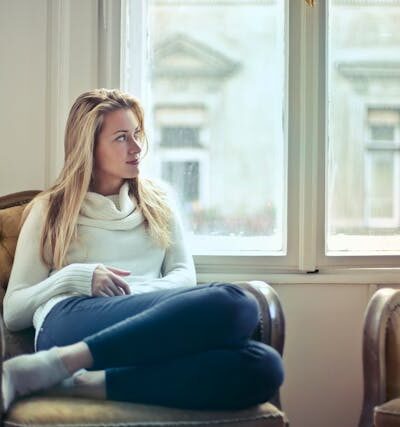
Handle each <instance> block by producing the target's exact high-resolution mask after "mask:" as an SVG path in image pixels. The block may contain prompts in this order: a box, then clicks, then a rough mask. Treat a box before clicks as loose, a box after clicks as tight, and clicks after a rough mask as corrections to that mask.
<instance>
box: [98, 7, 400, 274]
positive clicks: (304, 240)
mask: <svg viewBox="0 0 400 427" xmlns="http://www.w3.org/2000/svg"><path fill="white" fill-rule="evenodd" d="M101 1H104V2H105V1H107V0H101ZM129 2H130V3H131V6H132V8H131V9H130V13H131V19H132V26H133V27H134V31H133V33H132V40H131V44H132V50H133V51H135V52H136V55H135V59H136V61H135V65H134V66H135V73H136V75H137V76H138V78H137V79H136V80H135V86H132V85H131V86H130V87H135V94H136V95H137V96H138V97H139V98H140V99H142V101H144V102H146V93H147V88H146V85H145V82H146V76H145V67H144V64H145V61H146V58H147V56H148V54H149V53H148V52H147V51H146V36H145V35H146V28H145V27H146V25H147V2H146V1H143V0H117V1H113V2H110V3H111V5H110V4H109V7H111V8H115V9H116V10H119V12H120V14H119V22H116V19H115V15H116V14H115V13H109V14H108V15H107V16H106V17H105V21H108V25H107V29H108V34H107V35H106V36H107V37H109V38H110V37H113V38H118V39H119V41H120V45H121V40H123V38H124V32H126V28H124V25H123V23H124V17H125V16H126V13H127V12H126V11H127V5H128V3H129ZM289 3H290V7H289ZM286 5H287V6H286V7H288V10H287V14H286V25H287V28H288V31H287V34H286V46H287V47H288V52H289V54H287V55H286V72H287V76H288V79H287V81H286V85H287V87H286V89H287V90H286V113H287V114H285V116H284V117H283V123H284V128H285V131H286V135H287V138H288V143H287V153H286V156H287V171H286V173H287V197H288V201H287V252H286V255H284V256H255V254H249V255H245V256H236V255H228V254H226V255H195V256H194V259H195V264H196V269H197V272H198V277H199V279H200V281H201V280H204V281H206V280H216V279H218V278H222V277H223V278H224V279H225V280H230V279H232V280H233V279H237V280H241V279H242V278H243V279H244V278H246V279H249V278H254V279H256V278H260V279H264V280H265V278H268V280H271V281H273V282H275V283H313V282H314V281H318V282H326V283H346V282H349V281H350V282H351V283H354V282H360V283H372V282H371V280H374V282H379V283H398V279H397V277H398V273H399V270H398V269H397V268H396V266H397V265H400V256H398V255H393V256H390V255H385V256H376V255H368V256H356V255H351V256H342V255H341V256H327V255H325V233H326V228H327V218H326V212H325V205H327V193H328V191H325V183H326V182H327V174H328V162H327V159H326V156H325V151H326V143H325V141H327V126H326V120H327V112H326V102H325V101H326V94H327V93H328V78H327V77H326V78H325V75H326V55H327V48H328V43H327V33H326V25H327V22H328V20H327V10H328V8H327V7H326V2H323V1H321V2H318V3H317V5H316V6H315V7H314V8H311V7H309V6H307V5H306V4H305V2H303V1H296V2H293V1H289V0H286ZM133 10H135V13H133ZM116 28H117V29H118V30H117V31H115V29H116ZM100 31H104V28H102V27H101V26H100ZM121 33H122V37H121ZM99 47H100V48H101V46H99ZM105 56H106V55H105ZM289 57H290V60H289ZM104 60H105V61H106V60H107V58H106V57H105V58H104ZM128 60H129V53H128V52H127V49H126V48H125V46H122V50H121V62H120V70H119V83H120V84H119V86H120V87H122V88H123V89H124V88H126V87H127V82H126V81H124V75H123V74H124V73H123V67H124V64H125V63H126V61H128ZM103 65H104V64H103ZM289 100H290V102H289ZM289 123H290V126H289ZM149 125H150V126H151V123H149V122H148V126H149ZM305 273H307V274H305ZM310 273H318V274H310ZM374 275H376V278H375V279H373V277H374ZM317 277H318V278H317Z"/></svg>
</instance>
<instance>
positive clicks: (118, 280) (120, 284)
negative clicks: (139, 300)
mask: <svg viewBox="0 0 400 427" xmlns="http://www.w3.org/2000/svg"><path fill="white" fill-rule="evenodd" d="M112 280H113V282H114V284H115V285H116V286H118V287H119V288H120V289H121V290H122V294H123V295H124V294H125V295H129V294H130V293H131V289H130V287H129V285H128V284H127V283H126V282H125V280H123V279H121V278H120V277H118V276H117V275H114V274H113V275H112Z"/></svg>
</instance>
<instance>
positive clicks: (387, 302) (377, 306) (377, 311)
mask: <svg viewBox="0 0 400 427" xmlns="http://www.w3.org/2000/svg"><path fill="white" fill-rule="evenodd" d="M399 309H400V290H396V289H389V288H383V289H379V290H378V291H377V292H375V294H374V295H373V297H372V298H371V300H370V302H369V304H368V306H367V309H366V314H365V319H364V333H363V372H364V399H363V406H362V412H361V416H360V421H359V427H372V426H373V412H374V407H375V406H377V405H381V404H382V403H384V402H385V401H387V400H388V396H387V390H388V384H387V378H389V377H390V373H389V370H390V369H391V367H390V366H388V354H390V353H389V352H388V345H389V344H390V342H389V340H390V341H392V340H393V341H394V342H395V343H396V342H399V340H400V328H396V327H390V328H389V326H390V324H391V322H393V321H394V320H393V317H394V316H395V315H396V311H399ZM389 333H390V335H389ZM398 363H399V364H400V360H399V361H398Z"/></svg>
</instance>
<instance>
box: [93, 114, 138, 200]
mask: <svg viewBox="0 0 400 427" xmlns="http://www.w3.org/2000/svg"><path fill="white" fill-rule="evenodd" d="M140 135H141V129H139V122H138V120H137V118H136V116H135V115H134V113H133V112H132V111H131V110H125V109H120V110H116V111H113V112H111V113H107V114H106V115H105V116H104V120H103V127H102V130H101V132H100V134H99V136H98V140H97V145H96V148H95V153H94V173H93V175H94V183H93V187H94V188H93V190H94V191H95V192H97V193H100V194H103V195H105V196H107V195H110V194H116V193H118V192H119V188H120V187H121V185H122V183H123V180H124V178H135V177H137V176H138V174H139V155H140V152H141V141H140V140H139V137H140Z"/></svg>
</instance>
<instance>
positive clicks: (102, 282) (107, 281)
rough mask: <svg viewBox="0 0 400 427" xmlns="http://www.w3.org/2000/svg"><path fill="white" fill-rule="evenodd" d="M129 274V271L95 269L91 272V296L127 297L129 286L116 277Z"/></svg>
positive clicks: (107, 268)
mask: <svg viewBox="0 0 400 427" xmlns="http://www.w3.org/2000/svg"><path fill="white" fill-rule="evenodd" d="M130 274H131V273H130V271H127V270H122V269H121V268H115V267H104V266H99V267H97V268H96V270H94V272H93V278H92V295H93V296H97V297H113V296H117V295H129V294H130V293H131V290H130V288H129V285H128V284H127V283H126V282H125V280H123V279H121V278H120V277H118V276H129V275H130Z"/></svg>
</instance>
